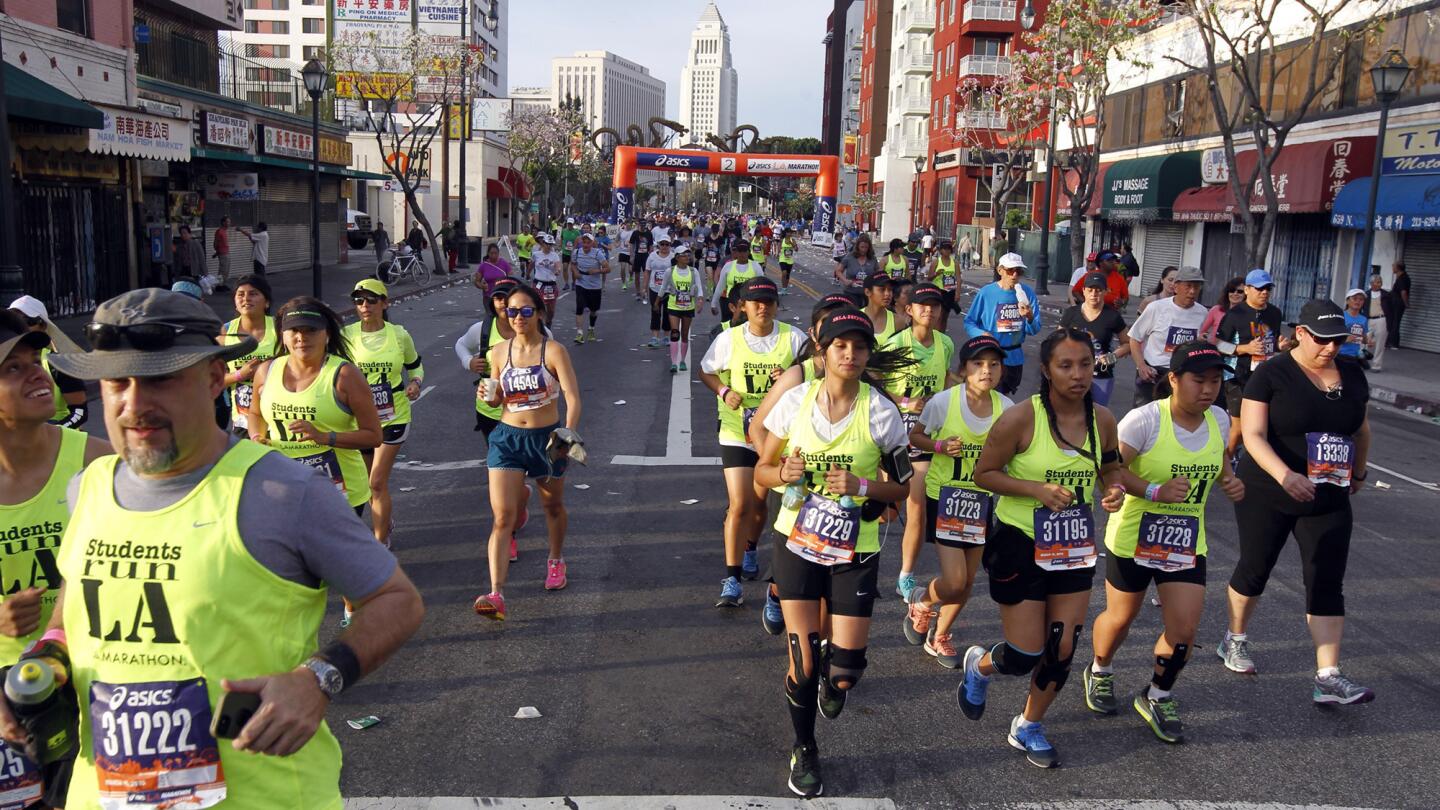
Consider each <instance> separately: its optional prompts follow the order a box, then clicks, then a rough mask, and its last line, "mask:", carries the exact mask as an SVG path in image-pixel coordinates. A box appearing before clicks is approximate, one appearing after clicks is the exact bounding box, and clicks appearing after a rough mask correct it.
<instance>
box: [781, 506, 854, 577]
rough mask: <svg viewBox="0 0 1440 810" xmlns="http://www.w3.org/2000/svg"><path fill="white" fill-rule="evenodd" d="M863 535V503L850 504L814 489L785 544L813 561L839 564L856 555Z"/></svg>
mask: <svg viewBox="0 0 1440 810" xmlns="http://www.w3.org/2000/svg"><path fill="white" fill-rule="evenodd" d="M859 539H860V507H858V506H852V507H849V508H846V507H844V506H841V505H840V502H839V501H832V500H830V499H829V498H827V497H825V496H824V495H819V494H816V493H814V492H812V493H810V494H809V495H808V496H807V497H806V498H805V502H804V503H803V504H801V505H800V513H799V514H797V515H796V516H795V528H793V529H791V530H790V539H789V540H787V541H785V547H786V548H788V549H790V550H791V551H793V552H795V553H796V554H798V555H800V556H801V557H803V558H804V559H806V560H809V561H810V562H813V563H817V564H819V565H827V566H828V565H838V564H840V563H848V562H850V561H851V560H854V559H855V543H856V541H858V540H859Z"/></svg>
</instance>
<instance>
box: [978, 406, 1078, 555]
mask: <svg viewBox="0 0 1440 810" xmlns="http://www.w3.org/2000/svg"><path fill="white" fill-rule="evenodd" d="M1030 407H1031V408H1034V409H1035V433H1034V435H1032V436H1031V437H1030V446H1029V447H1027V448H1025V452H1023V453H1016V454H1015V457H1014V458H1012V459H1010V464H1009V465H1008V466H1007V468H1006V471H1007V472H1008V473H1009V474H1010V477H1011V478H1018V479H1020V480H1021V481H1043V482H1047V483H1055V484H1059V485H1060V486H1062V487H1065V488H1066V489H1069V490H1070V491H1071V492H1073V493H1075V501H1074V503H1075V505H1077V506H1078V505H1080V504H1092V505H1093V504H1094V502H1095V499H1094V494H1095V466H1096V465H1095V462H1094V461H1092V460H1090V459H1088V458H1085V457H1084V456H1082V455H1080V454H1079V453H1075V452H1074V451H1071V452H1070V453H1066V452H1064V451H1062V450H1061V449H1060V445H1059V444H1058V443H1056V441H1055V437H1054V436H1052V435H1050V420H1049V419H1047V418H1045V406H1044V405H1042V404H1040V395H1039V394H1035V395H1034V396H1032V397H1030ZM1092 430H1093V432H1094V434H1095V436H1096V438H1097V439H1098V438H1099V436H1100V428H1099V427H1098V425H1097V426H1095V427H1093V428H1092ZM1089 443H1090V438H1089V437H1088V436H1087V437H1086V439H1085V445H1088V444H1089ZM1085 445H1082V447H1084V449H1085V451H1086V452H1089V453H1094V454H1097V457H1098V453H1099V451H1098V450H1095V449H1093V448H1091V447H1088V446H1085ZM1040 506H1041V504H1040V502H1039V501H1037V500H1035V499H1034V498H1026V497H1021V496H1017V495H1001V496H1000V499H999V503H997V504H996V506H995V517H997V518H999V519H1000V520H1001V521H1003V522H1005V523H1008V524H1009V525H1011V526H1013V527H1015V528H1017V529H1019V530H1020V531H1022V532H1024V533H1025V536H1026V537H1029V538H1030V539H1032V540H1033V539H1035V510H1036V509H1038V508H1040Z"/></svg>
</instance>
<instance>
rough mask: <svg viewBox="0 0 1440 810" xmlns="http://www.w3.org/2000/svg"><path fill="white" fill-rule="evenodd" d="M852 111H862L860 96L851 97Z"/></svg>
mask: <svg viewBox="0 0 1440 810" xmlns="http://www.w3.org/2000/svg"><path fill="white" fill-rule="evenodd" d="M850 112H857V113H858V112H860V96H858V95H856V96H851V97H850Z"/></svg>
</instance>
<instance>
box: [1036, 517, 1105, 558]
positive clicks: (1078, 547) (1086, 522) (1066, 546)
mask: <svg viewBox="0 0 1440 810" xmlns="http://www.w3.org/2000/svg"><path fill="white" fill-rule="evenodd" d="M1096 556H1097V555H1096V552H1095V518H1094V516H1093V515H1092V514H1091V512H1090V505H1089V504H1080V505H1079V506H1072V507H1070V508H1069V509H1061V510H1060V511H1059V512H1054V511H1051V510H1049V509H1046V508H1045V507H1043V506H1042V507H1040V508H1038V509H1036V510H1035V564H1036V565H1038V566H1040V567H1041V568H1042V569H1044V570H1046V571H1068V570H1070V569H1072V568H1089V567H1091V566H1093V565H1095V558H1096Z"/></svg>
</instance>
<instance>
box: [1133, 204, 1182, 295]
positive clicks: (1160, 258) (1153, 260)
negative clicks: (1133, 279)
mask: <svg viewBox="0 0 1440 810" xmlns="http://www.w3.org/2000/svg"><path fill="white" fill-rule="evenodd" d="M1184 252H1185V226H1184V225H1183V224H1181V223H1178V222H1151V223H1150V224H1148V225H1146V226H1145V257H1144V259H1142V260H1141V264H1140V292H1139V295H1140V296H1141V297H1144V296H1146V295H1149V294H1150V291H1151V290H1153V289H1155V285H1156V284H1159V283H1160V273H1161V272H1163V271H1164V270H1165V268H1166V267H1170V266H1172V265H1173V266H1175V267H1179V266H1180V257H1181V256H1182V255H1183V254H1184Z"/></svg>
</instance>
